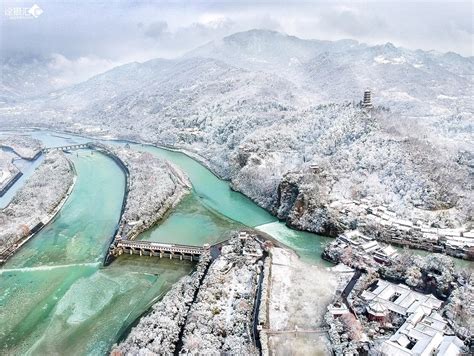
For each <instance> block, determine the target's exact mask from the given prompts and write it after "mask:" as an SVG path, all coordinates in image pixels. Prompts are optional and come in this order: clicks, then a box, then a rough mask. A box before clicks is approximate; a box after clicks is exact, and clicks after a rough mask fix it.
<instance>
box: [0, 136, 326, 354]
mask: <svg viewBox="0 0 474 356" xmlns="http://www.w3.org/2000/svg"><path fill="white" fill-rule="evenodd" d="M29 134H30V135H31V136H33V137H36V138H38V139H40V140H41V141H43V143H44V144H45V145H46V146H61V145H64V144H71V143H80V142H87V141H90V140H88V139H85V138H80V137H76V136H69V135H58V134H55V133H52V132H47V131H32V132H31V133H29ZM107 143H109V144H110V143H111V142H107ZM114 144H120V145H123V144H124V143H120V142H115V143H114ZM131 146H132V148H134V149H137V150H143V151H148V152H150V153H152V154H155V155H157V156H159V157H162V158H165V159H168V160H170V161H171V162H173V163H174V164H176V165H178V166H179V167H181V168H182V169H183V170H184V171H185V172H186V173H187V174H188V176H189V177H190V179H191V182H192V184H193V191H192V193H191V194H190V195H188V196H187V197H186V198H185V199H184V200H183V201H182V202H181V203H180V204H178V206H177V207H176V208H175V209H174V210H173V212H171V213H170V214H169V216H168V217H167V219H166V220H164V221H163V222H162V223H161V224H159V225H158V226H156V227H154V228H152V229H151V230H149V231H147V232H145V233H143V234H142V235H141V236H140V237H139V238H140V239H146V240H155V241H163V242H177V243H186V244H196V245H202V244H203V243H205V242H215V241H218V240H219V239H220V238H222V233H224V232H226V231H231V230H233V229H238V228H239V227H241V226H243V225H245V226H250V227H256V228H258V229H261V230H262V231H265V232H267V233H269V234H271V235H272V236H274V237H275V238H276V239H278V240H280V241H282V242H284V243H285V244H287V245H288V246H290V247H292V248H294V249H295V250H296V251H297V252H298V253H299V254H300V255H301V256H302V258H303V259H305V260H306V261H307V262H309V263H312V264H319V265H325V263H324V262H323V261H322V260H321V258H320V254H321V249H322V246H323V245H324V243H325V242H326V241H327V239H325V238H321V237H319V236H317V235H314V234H309V233H304V232H298V231H294V230H290V229H288V228H287V227H286V226H285V225H284V224H282V223H280V222H278V221H276V219H275V218H274V217H273V216H271V215H270V214H268V213H267V212H266V211H265V210H263V209H261V208H259V207H258V206H257V205H255V204H254V203H253V202H252V201H251V200H249V199H248V198H246V197H245V196H243V195H242V194H240V193H236V192H234V191H232V190H231V189H230V188H229V184H228V183H227V182H225V181H222V180H220V179H218V178H217V177H216V176H215V175H213V174H212V172H210V171H209V170H208V169H207V168H205V167H204V166H203V165H201V164H200V163H198V162H197V161H195V160H193V159H192V158H190V157H188V156H186V155H185V154H183V153H180V152H174V151H169V150H165V149H160V148H156V147H152V146H142V145H131ZM69 157H70V158H71V159H72V160H73V162H74V165H75V167H76V170H77V173H78V179H77V183H76V186H75V188H74V191H73V193H72V194H71V197H70V198H69V200H68V202H67V203H66V204H65V206H64V207H63V209H62V211H61V213H60V214H59V215H58V217H57V218H56V219H55V220H54V222H53V223H51V224H50V225H49V226H48V227H47V228H45V229H44V230H43V231H42V232H40V233H39V234H38V235H37V236H35V237H34V238H33V239H32V240H31V241H30V242H28V243H27V244H26V245H25V246H24V247H23V248H22V249H21V250H20V251H19V252H18V253H17V254H16V255H15V256H14V257H13V258H12V259H11V260H10V261H8V262H7V264H6V265H4V266H3V267H2V268H1V269H0V354H5V353H6V354H32V355H38V354H41V355H43V354H71V355H77V354H81V355H82V354H90V355H102V354H105V353H106V352H107V350H109V348H110V346H111V345H112V344H113V343H114V342H115V341H116V340H117V339H118V337H119V336H120V335H121V334H122V333H123V331H124V330H125V329H126V328H127V327H128V326H129V325H130V324H131V323H132V322H133V321H134V320H136V318H137V317H139V316H140V315H141V314H142V313H143V312H145V311H146V310H147V309H148V308H149V307H150V305H151V304H152V303H153V302H154V301H155V300H156V299H158V298H159V297H160V296H161V295H162V294H163V293H165V292H166V291H167V290H168V289H169V288H170V286H171V285H172V283H174V282H175V281H176V280H178V279H179V278H180V277H181V276H183V275H185V274H187V273H189V272H190V271H191V269H192V265H191V264H190V263H189V262H183V261H178V260H166V259H163V260H158V259H153V258H137V257H136V256H131V257H128V256H121V257H120V258H119V259H117V260H116V261H115V262H114V263H112V264H111V265H110V266H108V267H107V268H102V267H101V264H100V261H101V260H102V258H103V256H104V254H105V252H106V250H107V247H108V246H107V244H108V241H109V239H110V237H111V234H112V233H113V231H114V228H115V227H116V224H117V222H118V219H119V214H120V206H121V203H122V199H123V189H124V176H123V174H122V172H121V171H120V169H119V168H118V166H117V165H116V164H115V163H114V162H113V161H112V160H110V159H109V158H107V157H106V156H103V155H101V154H98V153H92V152H91V151H88V150H78V151H74V152H73V153H72V154H70V155H69Z"/></svg>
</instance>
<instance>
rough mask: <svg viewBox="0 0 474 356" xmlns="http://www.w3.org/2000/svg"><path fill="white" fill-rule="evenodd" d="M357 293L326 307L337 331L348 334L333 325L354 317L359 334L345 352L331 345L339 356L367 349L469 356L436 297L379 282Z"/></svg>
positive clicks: (397, 354) (389, 355)
mask: <svg viewBox="0 0 474 356" xmlns="http://www.w3.org/2000/svg"><path fill="white" fill-rule="evenodd" d="M356 289H357V288H354V292H352V294H355V295H354V296H353V295H351V294H350V295H349V296H348V297H347V299H345V300H344V302H343V301H338V302H336V303H334V304H332V305H330V306H329V307H328V313H327V317H326V320H327V321H328V323H329V325H330V327H331V328H332V329H333V331H334V330H337V332H339V334H344V333H346V334H347V330H345V329H346V328H341V327H339V329H338V328H337V327H335V325H336V326H337V325H338V324H339V323H338V321H337V320H338V318H341V317H342V316H343V315H345V314H346V315H345V316H347V314H350V313H353V316H354V317H353V323H354V324H357V327H354V326H353V328H355V329H360V331H361V335H360V336H359V337H358V339H357V340H351V341H350V342H347V341H346V343H345V345H343V348H341V347H340V346H341V345H333V346H334V347H335V350H338V351H339V353H340V354H344V355H346V354H348V355H351V354H357V353H359V352H360V351H361V350H368V349H370V350H375V351H376V352H377V354H380V355H384V356H404V355H406V356H409V355H417V356H429V355H440V356H441V355H443V356H447V355H453V356H454V355H460V354H463V353H464V352H466V347H465V345H464V342H463V341H462V340H461V339H459V338H458V337H457V336H456V335H455V333H454V332H453V330H452V329H451V327H450V326H449V323H448V321H447V320H446V319H445V318H443V317H442V315H441V313H440V309H441V306H442V301H441V300H439V299H437V298H435V297H434V296H433V295H431V294H422V293H419V292H416V291H413V290H411V289H410V288H409V287H407V286H405V285H403V284H394V283H390V282H387V281H384V280H380V279H379V280H377V281H375V282H374V283H372V284H371V285H370V286H369V287H367V288H366V289H364V290H362V292H360V291H358V292H355V290H356ZM354 305H355V307H354ZM345 319H346V320H347V318H345ZM340 325H341V324H339V326H340ZM332 339H336V340H340V339H339V338H334V337H333V338H332ZM355 350H357V351H355ZM348 351H349V352H348ZM336 354H338V352H336Z"/></svg>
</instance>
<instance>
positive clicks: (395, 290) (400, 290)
mask: <svg viewBox="0 0 474 356" xmlns="http://www.w3.org/2000/svg"><path fill="white" fill-rule="evenodd" d="M361 297H362V298H363V299H365V300H366V301H372V300H374V301H378V302H380V303H382V304H383V305H384V306H385V307H386V308H387V309H389V310H391V311H393V312H395V313H397V314H400V315H407V313H408V311H409V310H410V312H413V308H417V307H418V306H419V305H422V306H424V307H426V308H428V309H439V308H440V306H441V301H440V300H439V299H437V298H435V297H434V296H433V295H431V294H428V295H426V294H422V293H418V292H415V291H412V290H411V289H410V288H408V287H407V286H405V285H403V284H393V283H389V282H386V281H383V280H378V281H377V286H376V288H375V289H373V290H372V291H370V290H365V291H363V292H362V295H361ZM410 307H412V309H410Z"/></svg>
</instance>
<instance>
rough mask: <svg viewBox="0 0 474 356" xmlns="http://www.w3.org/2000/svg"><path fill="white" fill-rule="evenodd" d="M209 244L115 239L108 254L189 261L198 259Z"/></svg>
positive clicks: (209, 246) (209, 247)
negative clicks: (197, 244)
mask: <svg viewBox="0 0 474 356" xmlns="http://www.w3.org/2000/svg"><path fill="white" fill-rule="evenodd" d="M211 247H213V246H211V245H209V244H205V245H204V246H203V247H199V246H191V245H180V244H165V243H158V242H151V241H133V240H122V239H117V240H116V241H115V243H113V244H112V245H111V246H110V249H111V251H110V254H113V255H114V256H120V255H122V254H130V255H140V256H154V257H160V258H163V257H169V258H170V259H171V258H179V259H180V260H183V259H189V260H190V261H197V260H199V256H201V255H202V254H203V253H204V252H206V251H209V250H210V249H211Z"/></svg>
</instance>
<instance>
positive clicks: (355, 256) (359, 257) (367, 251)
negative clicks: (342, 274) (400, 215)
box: [323, 230, 398, 269]
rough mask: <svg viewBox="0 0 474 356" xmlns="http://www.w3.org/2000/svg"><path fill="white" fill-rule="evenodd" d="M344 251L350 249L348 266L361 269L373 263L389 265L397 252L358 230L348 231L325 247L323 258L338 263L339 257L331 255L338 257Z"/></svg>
mask: <svg viewBox="0 0 474 356" xmlns="http://www.w3.org/2000/svg"><path fill="white" fill-rule="evenodd" d="M346 249H350V254H351V257H352V261H351V263H349V265H351V266H353V267H358V268H362V269H364V266H373V265H374V261H375V262H377V263H379V264H384V265H387V264H390V263H391V261H392V260H394V259H395V258H396V257H397V256H398V253H397V250H396V249H395V248H393V247H392V246H390V245H382V244H380V243H379V242H377V241H376V240H375V239H374V238H372V237H369V236H366V235H363V234H362V233H360V232H359V231H358V230H348V231H346V232H344V233H343V234H341V235H339V236H338V237H337V238H336V240H335V241H333V242H332V243H331V244H330V245H328V246H327V247H326V249H325V252H324V254H323V257H325V258H326V259H328V260H330V261H332V262H334V263H339V262H340V260H341V259H340V257H332V256H331V254H332V253H333V252H336V253H337V254H338V256H341V255H342V254H344V252H345V250H346Z"/></svg>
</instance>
